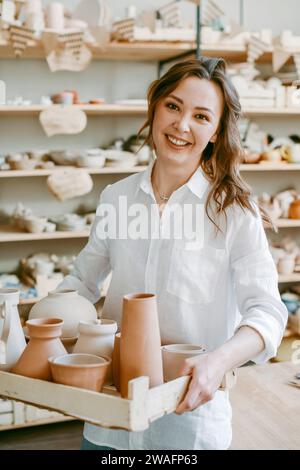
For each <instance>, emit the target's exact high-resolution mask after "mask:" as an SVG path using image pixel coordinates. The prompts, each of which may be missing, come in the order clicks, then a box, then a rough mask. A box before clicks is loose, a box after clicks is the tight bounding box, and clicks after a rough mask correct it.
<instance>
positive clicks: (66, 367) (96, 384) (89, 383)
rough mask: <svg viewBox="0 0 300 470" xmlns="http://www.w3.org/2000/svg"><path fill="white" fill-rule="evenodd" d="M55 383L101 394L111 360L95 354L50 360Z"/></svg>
mask: <svg viewBox="0 0 300 470" xmlns="http://www.w3.org/2000/svg"><path fill="white" fill-rule="evenodd" d="M48 361H49V364H50V369H51V373H52V377H53V381H54V382H56V383H60V384H64V385H71V386H72V387H78V388H86V389H89V390H94V391H95V392H100V391H101V390H102V387H103V384H104V382H105V377H106V374H107V371H108V368H109V366H110V364H111V359H110V358H109V357H106V356H101V357H100V356H94V355H93V354H67V355H63V356H58V357H51V358H49V360H48Z"/></svg>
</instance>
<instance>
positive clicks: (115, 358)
mask: <svg viewBox="0 0 300 470" xmlns="http://www.w3.org/2000/svg"><path fill="white" fill-rule="evenodd" d="M120 341H121V333H117V334H116V335H115V344H114V350H113V355H112V373H113V383H114V386H115V387H116V389H117V390H118V392H119V391H120Z"/></svg>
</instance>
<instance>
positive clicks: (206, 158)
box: [138, 57, 270, 229]
mask: <svg viewBox="0 0 300 470" xmlns="http://www.w3.org/2000/svg"><path fill="white" fill-rule="evenodd" d="M188 77H198V78H200V79H205V80H212V81H213V82H215V83H216V84H217V85H218V86H219V87H220V88H221V90H222V92H223V95H224V110H223V114H222V117H221V119H220V125H219V129H218V138H217V140H216V142H215V143H211V142H209V143H208V144H207V146H206V148H205V149H204V151H203V154H202V156H201V159H200V165H201V167H202V170H203V171H204V173H205V175H206V176H207V178H208V180H209V181H210V182H211V190H210V192H209V194H208V197H207V200H206V206H205V209H206V213H207V215H208V217H209V219H210V220H211V221H212V222H213V223H214V225H216V227H217V228H218V229H219V227H218V225H217V224H216V221H215V220H213V218H212V217H211V216H210V215H209V209H210V206H211V203H212V202H215V204H216V209H217V210H216V212H217V216H220V215H221V214H223V215H225V218H226V208H228V207H229V206H231V205H232V204H234V203H237V204H238V205H239V206H240V207H241V208H242V209H248V210H249V211H251V212H252V213H253V214H255V210H254V208H253V205H252V204H251V190H250V187H249V186H248V185H247V184H246V183H245V181H244V180H243V179H242V178H241V176H240V173H239V166H240V163H241V162H242V161H243V156H244V151H243V147H242V144H241V140H240V134H239V130H238V120H239V118H240V116H241V105H240V102H239V97H238V94H237V92H236V90H235V88H234V86H233V84H232V83H231V80H230V79H229V77H228V75H227V74H226V64H225V61H224V60H223V59H221V58H210V57H203V58H201V59H193V60H185V61H183V62H179V63H177V64H175V65H173V66H172V67H171V68H170V69H169V70H168V71H167V72H166V73H165V74H164V75H163V76H162V77H161V78H160V79H158V80H155V81H154V82H152V83H151V85H150V87H149V89H148V94H147V99H148V115H147V120H146V122H145V123H144V125H143V126H142V127H141V129H140V130H139V133H138V135H141V133H142V132H143V131H144V130H145V129H146V128H147V127H149V130H148V134H147V135H146V137H145V142H144V143H145V144H149V145H150V146H151V147H153V141H152V126H153V119H154V114H155V108H156V105H157V103H158V102H159V101H160V100H161V99H163V98H165V97H166V96H168V95H169V94H170V93H172V91H173V90H175V88H177V87H178V85H179V84H180V82H181V81H183V80H185V79H186V78H188ZM214 212H215V211H213V213H214ZM261 214H262V218H263V220H264V221H265V222H267V223H270V219H269V217H268V216H267V214H266V213H265V212H264V211H263V210H261Z"/></svg>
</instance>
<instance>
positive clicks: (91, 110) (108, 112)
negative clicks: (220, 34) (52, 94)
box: [0, 103, 300, 117]
mask: <svg viewBox="0 0 300 470" xmlns="http://www.w3.org/2000/svg"><path fill="white" fill-rule="evenodd" d="M51 106H52V107H54V108H60V107H62V106H63V105H60V104H56V105H51ZM64 107H65V108H70V107H71V108H75V109H80V110H82V111H84V112H86V114H87V115H88V116H144V115H146V112H147V106H146V105H119V104H105V103H104V104H78V105H73V106H64ZM47 108H49V106H45V105H40V104H32V105H29V106H23V105H22V106H9V105H2V106H0V115H8V116H9V115H12V116H14V115H19V116H22V115H24V116H28V115H37V114H39V113H40V112H41V111H43V110H45V109H47ZM243 114H244V115H245V116H258V117H259V116H279V117H280V116H300V107H299V108H270V109H268V108H244V109H243Z"/></svg>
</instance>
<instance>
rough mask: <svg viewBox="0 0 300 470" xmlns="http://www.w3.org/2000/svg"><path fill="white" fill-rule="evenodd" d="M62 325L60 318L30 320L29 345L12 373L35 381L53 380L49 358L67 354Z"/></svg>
mask: <svg viewBox="0 0 300 470" xmlns="http://www.w3.org/2000/svg"><path fill="white" fill-rule="evenodd" d="M62 324H63V321H62V320H61V319H60V318H38V319H35V320H28V321H27V322H26V326H27V328H28V334H29V343H28V344H27V346H26V348H25V350H24V352H23V354H22V355H21V357H20V359H19V360H18V362H17V364H16V365H15V366H14V367H13V368H12V370H11V372H12V373H13V374H19V375H25V376H27V377H32V378H34V379H41V380H51V378H52V377H51V371H50V366H49V364H48V358H49V357H52V356H60V355H61V354H66V352H67V351H66V350H65V348H64V346H63V344H62V342H61V340H60V336H61V330H62Z"/></svg>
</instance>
